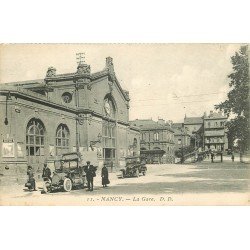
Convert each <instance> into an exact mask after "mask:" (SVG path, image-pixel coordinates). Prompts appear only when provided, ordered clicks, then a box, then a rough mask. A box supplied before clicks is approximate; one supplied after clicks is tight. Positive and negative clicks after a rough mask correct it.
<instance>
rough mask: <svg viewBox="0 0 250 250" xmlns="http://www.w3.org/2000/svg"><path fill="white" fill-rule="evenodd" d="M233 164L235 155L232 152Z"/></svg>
mask: <svg viewBox="0 0 250 250" xmlns="http://www.w3.org/2000/svg"><path fill="white" fill-rule="evenodd" d="M231 159H232V162H234V153H233V152H232V156H231Z"/></svg>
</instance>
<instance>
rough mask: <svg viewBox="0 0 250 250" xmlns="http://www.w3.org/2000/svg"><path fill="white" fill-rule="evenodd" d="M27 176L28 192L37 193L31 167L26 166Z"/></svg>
mask: <svg viewBox="0 0 250 250" xmlns="http://www.w3.org/2000/svg"><path fill="white" fill-rule="evenodd" d="M27 175H28V182H27V183H28V184H29V185H28V187H29V191H32V189H33V190H34V191H37V190H36V180H35V177H34V171H33V168H32V166H28V170H27ZM27 183H26V184H27Z"/></svg>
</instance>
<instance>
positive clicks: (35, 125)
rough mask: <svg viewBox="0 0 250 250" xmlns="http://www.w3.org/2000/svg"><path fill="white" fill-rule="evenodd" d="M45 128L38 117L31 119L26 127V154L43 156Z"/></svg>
mask: <svg viewBox="0 0 250 250" xmlns="http://www.w3.org/2000/svg"><path fill="white" fill-rule="evenodd" d="M44 137H45V128H44V125H43V123H42V122H41V121H40V120H39V119H35V118H34V119H31V120H30V121H29V122H28V125H27V128H26V155H27V156H44V144H45V142H44V141H45V140H44V139H45V138H44Z"/></svg>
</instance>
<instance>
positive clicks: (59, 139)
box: [56, 124, 70, 155]
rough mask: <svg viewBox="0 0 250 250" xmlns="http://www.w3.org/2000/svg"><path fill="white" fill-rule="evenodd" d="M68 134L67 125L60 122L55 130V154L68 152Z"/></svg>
mask: <svg viewBox="0 0 250 250" xmlns="http://www.w3.org/2000/svg"><path fill="white" fill-rule="evenodd" d="M69 136H70V134H69V129H68V127H67V125H65V124H60V125H59V126H58V128H57V130H56V155H62V154H64V153H67V152H69Z"/></svg>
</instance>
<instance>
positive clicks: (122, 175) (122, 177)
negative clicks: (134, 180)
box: [121, 171, 124, 179]
mask: <svg viewBox="0 0 250 250" xmlns="http://www.w3.org/2000/svg"><path fill="white" fill-rule="evenodd" d="M121 172H122V174H121V179H124V172H123V171H121Z"/></svg>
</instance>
